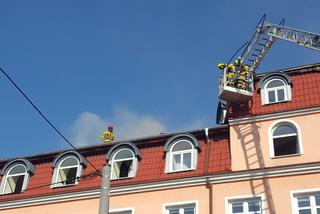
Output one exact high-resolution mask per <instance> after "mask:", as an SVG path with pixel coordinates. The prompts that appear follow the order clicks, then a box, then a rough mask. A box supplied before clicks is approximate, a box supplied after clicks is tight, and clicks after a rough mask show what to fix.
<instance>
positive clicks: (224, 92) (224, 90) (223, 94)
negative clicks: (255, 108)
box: [219, 85, 252, 102]
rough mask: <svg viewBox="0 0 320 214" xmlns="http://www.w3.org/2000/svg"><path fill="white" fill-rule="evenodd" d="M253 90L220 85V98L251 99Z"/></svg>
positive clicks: (233, 100)
mask: <svg viewBox="0 0 320 214" xmlns="http://www.w3.org/2000/svg"><path fill="white" fill-rule="evenodd" d="M251 97H252V92H250V91H247V90H243V89H238V88H234V87H230V86H226V85H221V86H220V87H219V99H221V100H225V101H228V102H244V101H248V100H250V99H251Z"/></svg>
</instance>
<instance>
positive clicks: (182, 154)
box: [170, 140, 194, 172]
mask: <svg viewBox="0 0 320 214" xmlns="http://www.w3.org/2000/svg"><path fill="white" fill-rule="evenodd" d="M193 149H194V148H193V146H192V144H191V143H190V142H189V141H187V140H180V141H177V142H176V143H175V144H174V145H172V146H171V149H170V171H171V172H175V171H182V170H188V169H192V168H194V167H193V164H192V163H193V161H192V160H193V159H194V157H193Z"/></svg>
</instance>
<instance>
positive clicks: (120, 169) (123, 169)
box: [112, 160, 133, 179]
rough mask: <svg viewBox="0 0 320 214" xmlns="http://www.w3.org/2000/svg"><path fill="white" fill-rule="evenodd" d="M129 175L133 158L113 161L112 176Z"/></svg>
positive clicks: (124, 176)
mask: <svg viewBox="0 0 320 214" xmlns="http://www.w3.org/2000/svg"><path fill="white" fill-rule="evenodd" d="M131 176H133V160H126V161H117V162H114V164H113V172H112V178H114V179H115V178H127V177H131Z"/></svg>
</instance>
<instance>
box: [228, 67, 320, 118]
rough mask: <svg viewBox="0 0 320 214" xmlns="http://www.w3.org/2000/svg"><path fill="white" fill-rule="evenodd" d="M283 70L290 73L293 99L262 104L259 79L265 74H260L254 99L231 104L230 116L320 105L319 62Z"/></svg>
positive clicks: (251, 114) (254, 114) (260, 113)
mask: <svg viewBox="0 0 320 214" xmlns="http://www.w3.org/2000/svg"><path fill="white" fill-rule="evenodd" d="M283 72H285V73H286V74H288V75H289V77H290V79H291V81H292V88H291V93H292V100H291V101H289V102H284V103H274V104H268V105H262V104H261V94H260V93H259V92H258V88H259V85H258V81H259V79H260V78H262V77H263V75H259V76H258V77H257V79H256V83H255V90H254V94H253V97H252V99H251V100H249V101H248V102H247V103H241V104H240V103H239V104H232V105H230V108H229V112H228V113H229V118H235V117H244V116H256V115H262V114H270V113H274V112H284V111H290V110H298V109H305V108H311V107H317V106H320V65H319V64H317V65H311V66H305V67H299V68H292V69H288V70H286V71H283Z"/></svg>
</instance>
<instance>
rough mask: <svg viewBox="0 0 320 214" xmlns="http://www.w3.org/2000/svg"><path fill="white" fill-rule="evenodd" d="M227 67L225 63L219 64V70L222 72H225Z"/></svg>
mask: <svg viewBox="0 0 320 214" xmlns="http://www.w3.org/2000/svg"><path fill="white" fill-rule="evenodd" d="M225 67H226V64H224V63H219V64H218V68H219V69H221V70H223V69H224V68H225Z"/></svg>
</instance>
